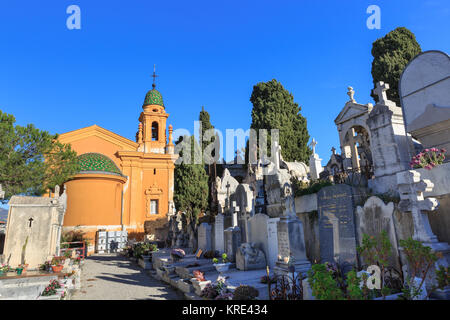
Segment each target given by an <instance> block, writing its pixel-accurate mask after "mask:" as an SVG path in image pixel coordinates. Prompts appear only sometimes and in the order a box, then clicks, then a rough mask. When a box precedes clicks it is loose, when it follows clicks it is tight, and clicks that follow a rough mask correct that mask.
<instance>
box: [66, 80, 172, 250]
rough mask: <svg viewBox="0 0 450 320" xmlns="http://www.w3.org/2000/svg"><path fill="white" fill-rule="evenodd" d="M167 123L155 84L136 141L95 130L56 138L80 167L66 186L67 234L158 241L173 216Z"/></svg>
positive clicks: (96, 128) (170, 154) (147, 96)
mask: <svg viewBox="0 0 450 320" xmlns="http://www.w3.org/2000/svg"><path fill="white" fill-rule="evenodd" d="M168 117H169V114H168V113H166V110H165V106H164V103H163V98H162V95H161V94H160V92H158V91H157V90H156V89H155V84H154V83H153V88H152V89H151V90H150V91H148V92H147V94H146V96H145V100H144V103H143V105H142V112H141V114H140V117H139V125H138V131H137V133H136V139H135V141H132V140H129V139H127V138H124V137H122V136H120V135H118V134H116V133H114V132H111V131H109V130H106V129H104V128H101V127H99V126H97V125H93V126H90V127H87V128H82V129H79V130H75V131H71V132H67V133H64V134H61V135H60V136H59V138H58V139H59V141H60V142H62V143H67V144H71V146H72V149H73V150H75V151H76V152H77V154H78V160H79V164H80V171H79V173H78V174H77V175H75V176H74V177H73V178H72V179H71V180H69V181H68V182H66V183H65V187H66V192H67V196H68V201H67V211H66V214H65V217H64V230H65V231H69V230H73V229H77V230H82V231H83V232H84V233H85V235H86V237H87V238H90V239H92V240H94V239H95V234H96V233H97V231H98V230H106V231H115V230H127V231H128V238H136V239H142V237H143V236H144V235H149V237H150V238H153V239H155V240H158V238H161V236H160V235H158V230H159V229H161V228H162V227H163V226H165V225H166V223H167V216H168V213H169V212H171V213H172V212H173V211H174V210H175V208H174V205H173V192H174V168H175V164H174V163H175V160H176V159H177V156H176V155H174V144H173V142H172V126H171V125H170V126H169V128H168V133H169V134H168V139H167V135H166V122H167V118H168ZM162 240H163V239H162ZM91 242H93V241H91ZM91 251H92V248H91Z"/></svg>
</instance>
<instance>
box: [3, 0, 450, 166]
mask: <svg viewBox="0 0 450 320" xmlns="http://www.w3.org/2000/svg"><path fill="white" fill-rule="evenodd" d="M71 4H75V5H78V6H79V7H80V9H81V30H68V29H67V27H66V19H67V17H68V16H69V14H67V13H66V9H67V7H68V6H69V5H71ZM372 4H375V5H378V6H379V7H380V8H381V29H380V30H369V29H368V28H367V27H366V20H367V18H368V17H369V14H367V13H366V9H367V7H368V6H369V5H372ZM449 7H450V6H449V4H448V1H447V0H442V1H437V0H435V1H431V0H430V1H423V0H422V1H419V0H409V1H400V0H398V1H393V0H391V1H376V0H370V1H363V0H348V1H326V0H321V1H303V0H297V1H275V0H270V1H267V0H258V1H137V0H128V1H113V0H110V1H100V0H88V1H87V0H86V1H82V0H71V1H63V0H59V1H39V2H38V1H21V0H17V1H2V2H1V3H0V110H2V111H4V112H7V113H12V114H14V115H15V117H16V119H17V123H18V124H22V125H23V124H27V123H34V124H35V125H36V126H37V127H38V128H41V129H45V130H48V131H50V132H52V133H64V132H67V131H71V130H75V129H79V128H82V127H86V126H90V125H93V124H97V125H99V126H101V127H104V128H106V129H108V130H111V131H113V132H116V133H118V134H120V135H122V136H125V137H127V138H130V139H134V136H135V133H136V130H137V127H138V117H139V113H140V112H141V106H142V102H143V100H144V96H145V93H146V92H147V91H148V90H149V89H151V83H152V79H151V77H150V76H151V73H152V71H153V64H156V65H157V73H158V75H159V78H158V79H157V89H158V90H159V91H160V92H161V93H162V95H163V98H164V102H165V105H166V111H167V112H168V113H170V117H169V120H168V123H170V124H172V125H173V126H174V128H186V129H189V130H190V131H191V132H193V121H194V120H197V119H198V114H199V112H200V110H201V106H202V105H204V106H205V109H206V110H207V111H208V112H209V113H210V115H211V121H212V124H213V125H214V126H215V127H216V128H218V129H220V130H222V131H223V132H224V133H225V129H227V128H230V129H237V128H244V129H247V128H248V127H249V125H250V122H251V108H252V105H251V103H250V101H249V98H250V95H251V92H252V87H253V85H254V84H256V83H258V82H260V81H268V80H271V79H273V78H275V79H277V80H278V81H280V82H281V83H282V84H283V85H284V87H285V88H286V89H288V90H289V91H290V92H292V94H293V95H294V98H295V101H296V102H297V103H299V105H300V106H302V114H303V116H305V117H306V118H307V121H308V130H309V133H310V135H311V137H314V138H315V139H316V140H317V141H318V145H317V147H316V150H317V151H318V153H319V155H320V156H321V158H323V159H324V160H323V161H322V164H323V165H325V164H326V161H328V159H329V156H330V154H331V151H330V149H331V147H332V146H335V147H337V148H338V146H339V141H338V133H337V130H336V127H335V125H334V122H333V120H334V119H335V117H336V116H337V115H338V114H339V112H340V110H341V109H342V107H343V106H344V104H345V102H346V101H347V100H348V96H347V94H346V92H347V87H348V86H349V85H350V86H353V88H354V90H355V92H356V93H355V98H356V100H357V101H358V102H360V103H367V102H373V101H372V99H371V97H370V95H369V93H370V90H371V88H372V79H371V74H370V69H371V62H372V56H371V54H370V51H371V45H372V43H373V41H375V40H376V39H377V38H380V37H382V36H383V35H385V34H386V33H387V32H389V31H391V30H393V29H395V28H396V27H399V26H405V27H407V28H409V29H410V30H411V31H413V32H414V33H415V35H416V37H417V40H418V42H419V43H420V44H421V46H422V49H423V50H424V51H425V50H431V49H437V50H442V51H444V52H447V53H448V52H450V41H449V33H450V12H449V11H450V10H449Z"/></svg>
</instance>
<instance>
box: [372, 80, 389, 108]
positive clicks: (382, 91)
mask: <svg viewBox="0 0 450 320" xmlns="http://www.w3.org/2000/svg"><path fill="white" fill-rule="evenodd" d="M387 90H389V83H384V82H383V81H378V82H377V85H376V88H375V89H373V91H372V92H373V94H374V95H376V96H378V103H379V104H384V105H387V104H388V103H389V102H390V101H389V100H388V98H387V93H386V91H387Z"/></svg>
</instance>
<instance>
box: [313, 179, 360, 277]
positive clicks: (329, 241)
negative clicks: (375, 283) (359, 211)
mask: <svg viewBox="0 0 450 320" xmlns="http://www.w3.org/2000/svg"><path fill="white" fill-rule="evenodd" d="M318 209H319V210H318V211H319V241H320V259H321V263H324V262H337V263H339V264H340V265H341V267H342V268H343V270H344V272H347V271H349V270H350V269H351V267H352V266H354V265H356V264H357V255H356V230H355V218H354V214H353V212H354V201H353V192H352V188H351V187H350V186H348V185H345V184H339V185H334V186H329V187H325V188H322V189H320V191H319V192H318Z"/></svg>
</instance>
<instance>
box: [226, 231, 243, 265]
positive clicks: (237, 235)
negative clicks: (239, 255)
mask: <svg viewBox="0 0 450 320" xmlns="http://www.w3.org/2000/svg"><path fill="white" fill-rule="evenodd" d="M224 237H225V253H226V254H227V256H228V260H229V261H231V262H235V261H236V252H237V250H238V248H239V247H240V245H241V229H240V228H239V227H230V228H228V229H226V230H225V231H224Z"/></svg>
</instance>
